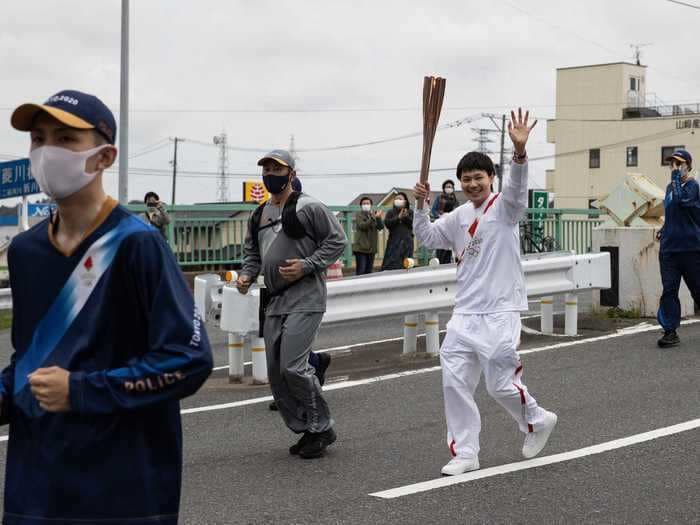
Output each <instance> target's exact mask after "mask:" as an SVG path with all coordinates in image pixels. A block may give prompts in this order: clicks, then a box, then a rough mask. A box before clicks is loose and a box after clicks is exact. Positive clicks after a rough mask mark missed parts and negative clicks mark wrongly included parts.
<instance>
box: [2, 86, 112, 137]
mask: <svg viewBox="0 0 700 525" xmlns="http://www.w3.org/2000/svg"><path fill="white" fill-rule="evenodd" d="M42 111H43V112H45V113H48V114H49V115H51V116H52V117H53V118H55V119H56V120H58V121H59V122H62V123H63V124H65V125H66V126H69V127H71V128H76V129H94V130H95V131H97V132H98V133H99V134H100V135H102V136H103V137H104V138H105V140H107V142H109V143H110V144H114V141H115V139H116V136H117V123H116V121H115V120H114V115H113V114H112V112H111V111H110V110H109V108H108V107H107V106H106V105H105V104H104V102H102V101H101V100H100V99H99V98H97V97H96V96H94V95H88V94H87V93H82V92H80V91H74V90H71V89H66V90H64V91H60V92H58V93H56V94H55V95H53V96H52V97H49V99H48V100H47V101H46V102H44V103H43V104H32V103H29V104H22V105H21V106H19V107H18V108H17V109H15V110H14V112H13V113H12V117H11V118H10V122H11V124H12V127H13V128H15V129H18V130H19V131H31V129H32V125H33V123H34V119H35V118H36V116H37V115H38V114H39V113H41V112H42Z"/></svg>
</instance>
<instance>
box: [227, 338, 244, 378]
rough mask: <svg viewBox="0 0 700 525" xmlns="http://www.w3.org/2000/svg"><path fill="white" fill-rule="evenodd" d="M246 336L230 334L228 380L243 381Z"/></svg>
mask: <svg viewBox="0 0 700 525" xmlns="http://www.w3.org/2000/svg"><path fill="white" fill-rule="evenodd" d="M243 342H244V337H243V336H242V335H240V334H231V333H229V334H228V382H229V383H240V382H241V381H243V374H244V373H245V368H244V364H243Z"/></svg>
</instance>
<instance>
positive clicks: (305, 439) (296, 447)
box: [289, 432, 314, 456]
mask: <svg viewBox="0 0 700 525" xmlns="http://www.w3.org/2000/svg"><path fill="white" fill-rule="evenodd" d="M313 436H314V435H313V434H312V433H311V432H304V434H303V435H302V436H301V438H300V439H299V441H297V442H296V443H295V444H294V445H292V446H291V447H289V453H290V454H291V455H292V456H296V455H297V454H299V451H300V450H301V449H302V447H303V446H304V445H306V444H307V443H308V442H309V441H311V439H312V438H313Z"/></svg>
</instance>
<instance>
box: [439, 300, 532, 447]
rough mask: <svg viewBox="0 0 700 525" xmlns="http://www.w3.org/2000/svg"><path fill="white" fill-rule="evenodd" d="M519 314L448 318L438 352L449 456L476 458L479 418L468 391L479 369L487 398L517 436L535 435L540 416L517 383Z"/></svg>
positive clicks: (519, 368)
mask: <svg viewBox="0 0 700 525" xmlns="http://www.w3.org/2000/svg"><path fill="white" fill-rule="evenodd" d="M520 328H521V325H520V313H519V312H503V313H497V314H484V315H461V314H454V315H453V316H452V319H451V320H450V322H449V323H448V324H447V335H446V336H445V340H444V341H443V343H442V347H441V348H440V363H441V364H442V387H443V392H444V396H445V416H446V418H447V445H448V446H449V448H450V452H451V453H452V455H453V456H458V457H463V458H471V457H474V456H478V454H479V432H480V431H481V418H480V416H479V409H478V407H477V406H476V403H475V402H474V391H475V390H476V387H477V385H478V384H479V379H480V378H481V372H482V370H483V372H484V377H485V378H486V389H487V390H488V393H489V394H490V395H491V397H493V398H494V399H495V400H496V401H498V402H499V403H500V404H501V406H503V408H505V409H506V410H507V411H508V413H509V414H510V415H511V416H512V417H513V419H515V421H516V422H517V423H518V426H519V427H520V431H521V432H525V433H526V432H533V431H537V430H539V428H538V427H539V426H540V425H541V424H542V421H543V415H544V413H545V411H544V410H543V409H542V408H540V407H539V406H537V401H535V399H534V398H533V397H532V396H531V395H530V393H529V392H528V390H527V387H526V386H525V385H524V384H523V383H522V372H523V366H522V364H521V362H520V358H519V357H518V354H517V352H516V350H517V348H518V345H519V344H520Z"/></svg>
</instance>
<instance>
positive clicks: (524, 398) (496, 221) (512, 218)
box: [413, 109, 557, 475]
mask: <svg viewBox="0 0 700 525" xmlns="http://www.w3.org/2000/svg"><path fill="white" fill-rule="evenodd" d="M528 116H529V114H528V113H525V116H524V117H523V115H522V111H521V110H520V109H519V110H518V116H517V117H516V116H515V113H513V112H511V117H512V120H511V122H510V123H509V125H508V133H509V135H510V137H511V140H512V141H513V147H514V156H513V164H512V165H511V173H510V179H509V180H508V181H506V183H505V185H504V187H503V192H502V193H492V191H491V185H492V183H493V179H494V175H495V170H494V166H493V163H492V162H491V159H489V158H488V157H487V156H486V155H483V154H481V153H476V152H472V153H468V154H467V155H465V156H464V158H462V160H461V161H460V163H459V165H458V166H457V177H458V178H459V180H460V182H461V184H462V190H463V192H464V194H465V195H466V197H467V199H468V202H467V203H465V204H463V205H462V206H460V207H459V208H457V209H456V210H454V211H452V212H451V213H449V214H445V215H443V216H442V217H441V218H440V219H438V220H437V221H435V222H434V223H431V222H430V218H429V209H428V207H425V206H424V207H422V208H421V207H419V209H418V210H417V212H416V214H415V216H414V223H413V231H414V233H415V235H416V237H417V239H418V242H420V243H421V244H422V245H423V246H425V247H427V248H431V249H444V250H453V251H454V253H455V254H456V255H458V259H457V262H458V266H457V283H458V287H457V297H456V304H455V308H454V312H453V316H452V319H451V320H450V322H449V323H448V325H447V335H446V336H445V340H444V341H443V343H442V347H441V349H440V361H441V364H442V382H443V390H444V398H445V415H446V418H447V443H448V446H449V448H450V452H451V453H452V455H453V459H452V460H451V461H450V462H449V463H448V464H447V465H445V466H444V467H443V469H442V473H443V474H445V475H456V474H462V473H464V472H468V471H471V470H476V469H478V468H479V432H480V430H481V419H480V417H479V409H478V408H477V406H476V403H475V402H474V391H475V390H476V387H477V385H478V384H479V379H480V377H481V372H482V370H483V372H484V376H485V378H486V388H487V390H488V392H489V394H490V395H491V396H492V397H493V398H494V399H495V400H496V401H498V402H499V403H500V404H501V405H502V406H503V408H505V409H506V410H507V411H508V412H509V413H510V415H511V416H512V417H513V419H515V420H516V422H517V423H518V426H519V427H520V431H521V432H523V433H524V434H525V436H526V437H525V443H524V445H523V451H522V452H523V456H525V457H526V458H531V457H534V456H536V455H537V454H539V453H540V451H541V450H542V449H543V448H544V446H545V444H546V443H547V440H548V439H549V436H550V434H551V432H552V430H553V429H554V426H555V425H556V422H557V416H556V415H555V414H554V413H553V412H549V411H547V410H544V409H543V408H541V407H539V406H538V405H537V402H536V401H535V399H534V398H533V397H532V396H531V395H530V393H529V392H528V389H527V387H526V386H525V385H524V384H523V382H522V371H523V366H522V364H521V362H520V359H519V358H518V354H517V348H518V345H519V343H520V329H521V324H520V312H521V311H525V310H527V308H528V303H527V293H526V289H525V278H524V274H523V269H522V264H521V260H520V242H519V226H518V223H519V221H520V219H521V217H522V215H523V212H524V210H525V209H526V208H527V154H526V152H525V145H526V143H527V139H528V137H529V134H530V131H531V130H532V128H533V127H534V126H535V124H537V121H535V122H534V123H533V124H532V126H530V127H528V124H527V121H528ZM429 192H430V185H429V184H427V183H426V184H421V183H418V184H416V187H415V193H416V197H417V198H419V199H420V198H425V197H427V196H428V195H429V194H430V193H429Z"/></svg>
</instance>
